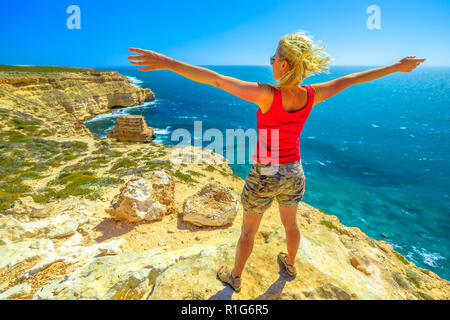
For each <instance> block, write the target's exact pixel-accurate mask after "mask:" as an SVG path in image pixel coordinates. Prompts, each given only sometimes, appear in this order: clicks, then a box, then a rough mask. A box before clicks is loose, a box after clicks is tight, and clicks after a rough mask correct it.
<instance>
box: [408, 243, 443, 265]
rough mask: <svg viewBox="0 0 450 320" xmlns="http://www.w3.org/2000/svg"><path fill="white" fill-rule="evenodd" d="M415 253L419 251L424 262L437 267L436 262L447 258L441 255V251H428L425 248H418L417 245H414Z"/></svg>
mask: <svg viewBox="0 0 450 320" xmlns="http://www.w3.org/2000/svg"><path fill="white" fill-rule="evenodd" d="M412 248H413V250H414V252H415V253H417V254H418V255H419V256H420V257H421V258H422V260H423V263H425V264H427V265H429V266H431V267H437V264H436V262H437V261H438V260H442V259H444V260H445V259H446V258H445V257H443V256H441V255H440V254H439V252H428V251H427V250H426V249H425V248H420V249H418V248H417V247H415V246H412Z"/></svg>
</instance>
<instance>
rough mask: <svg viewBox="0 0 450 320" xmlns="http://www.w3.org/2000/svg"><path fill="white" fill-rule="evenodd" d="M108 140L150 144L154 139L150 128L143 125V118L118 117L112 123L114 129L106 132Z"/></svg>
mask: <svg viewBox="0 0 450 320" xmlns="http://www.w3.org/2000/svg"><path fill="white" fill-rule="evenodd" d="M106 135H107V137H108V138H115V139H117V141H119V142H141V143H144V142H150V141H152V140H153V139H156V136H155V134H154V130H153V128H152V127H148V126H147V124H146V123H145V119H144V116H141V115H124V116H118V117H117V118H116V121H114V129H113V130H112V131H109V132H107V134H106Z"/></svg>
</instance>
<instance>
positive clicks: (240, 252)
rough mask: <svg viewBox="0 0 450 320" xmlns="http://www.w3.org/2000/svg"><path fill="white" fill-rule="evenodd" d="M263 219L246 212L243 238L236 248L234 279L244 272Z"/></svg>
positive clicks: (242, 232)
mask: <svg viewBox="0 0 450 320" xmlns="http://www.w3.org/2000/svg"><path fill="white" fill-rule="evenodd" d="M262 217H263V215H262V214H254V213H250V212H248V211H246V210H244V220H243V222H242V228H241V236H240V238H239V241H238V244H237V247H236V257H235V260H234V269H233V272H232V273H231V274H232V276H233V277H240V276H241V274H242V271H243V270H244V267H245V263H246V262H247V259H248V257H250V254H251V253H252V250H253V243H254V241H255V235H256V232H257V231H258V228H259V225H260V223H261V219H262Z"/></svg>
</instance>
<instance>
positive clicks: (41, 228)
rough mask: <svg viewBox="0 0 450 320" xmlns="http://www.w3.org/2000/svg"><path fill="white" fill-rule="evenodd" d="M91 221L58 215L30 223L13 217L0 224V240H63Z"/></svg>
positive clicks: (68, 215)
mask: <svg viewBox="0 0 450 320" xmlns="http://www.w3.org/2000/svg"><path fill="white" fill-rule="evenodd" d="M91 220H93V219H90V218H89V217H86V216H85V215H81V216H75V215H70V214H60V215H54V216H50V217H48V218H42V219H37V220H35V221H31V222H20V221H18V220H16V219H15V218H14V217H8V219H7V220H6V221H4V222H3V223H1V224H0V239H5V238H7V239H10V240H13V241H20V240H25V239H28V238H36V237H49V238H63V237H68V236H71V235H73V234H74V233H75V232H76V231H77V229H78V228H80V226H81V225H83V224H87V223H89V222H90V221H91Z"/></svg>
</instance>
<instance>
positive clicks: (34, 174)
mask: <svg viewBox="0 0 450 320" xmlns="http://www.w3.org/2000/svg"><path fill="white" fill-rule="evenodd" d="M20 176H21V177H22V178H24V179H37V178H40V177H41V176H40V175H39V174H38V173H37V172H34V171H27V172H23V173H22V174H21V175H20Z"/></svg>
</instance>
